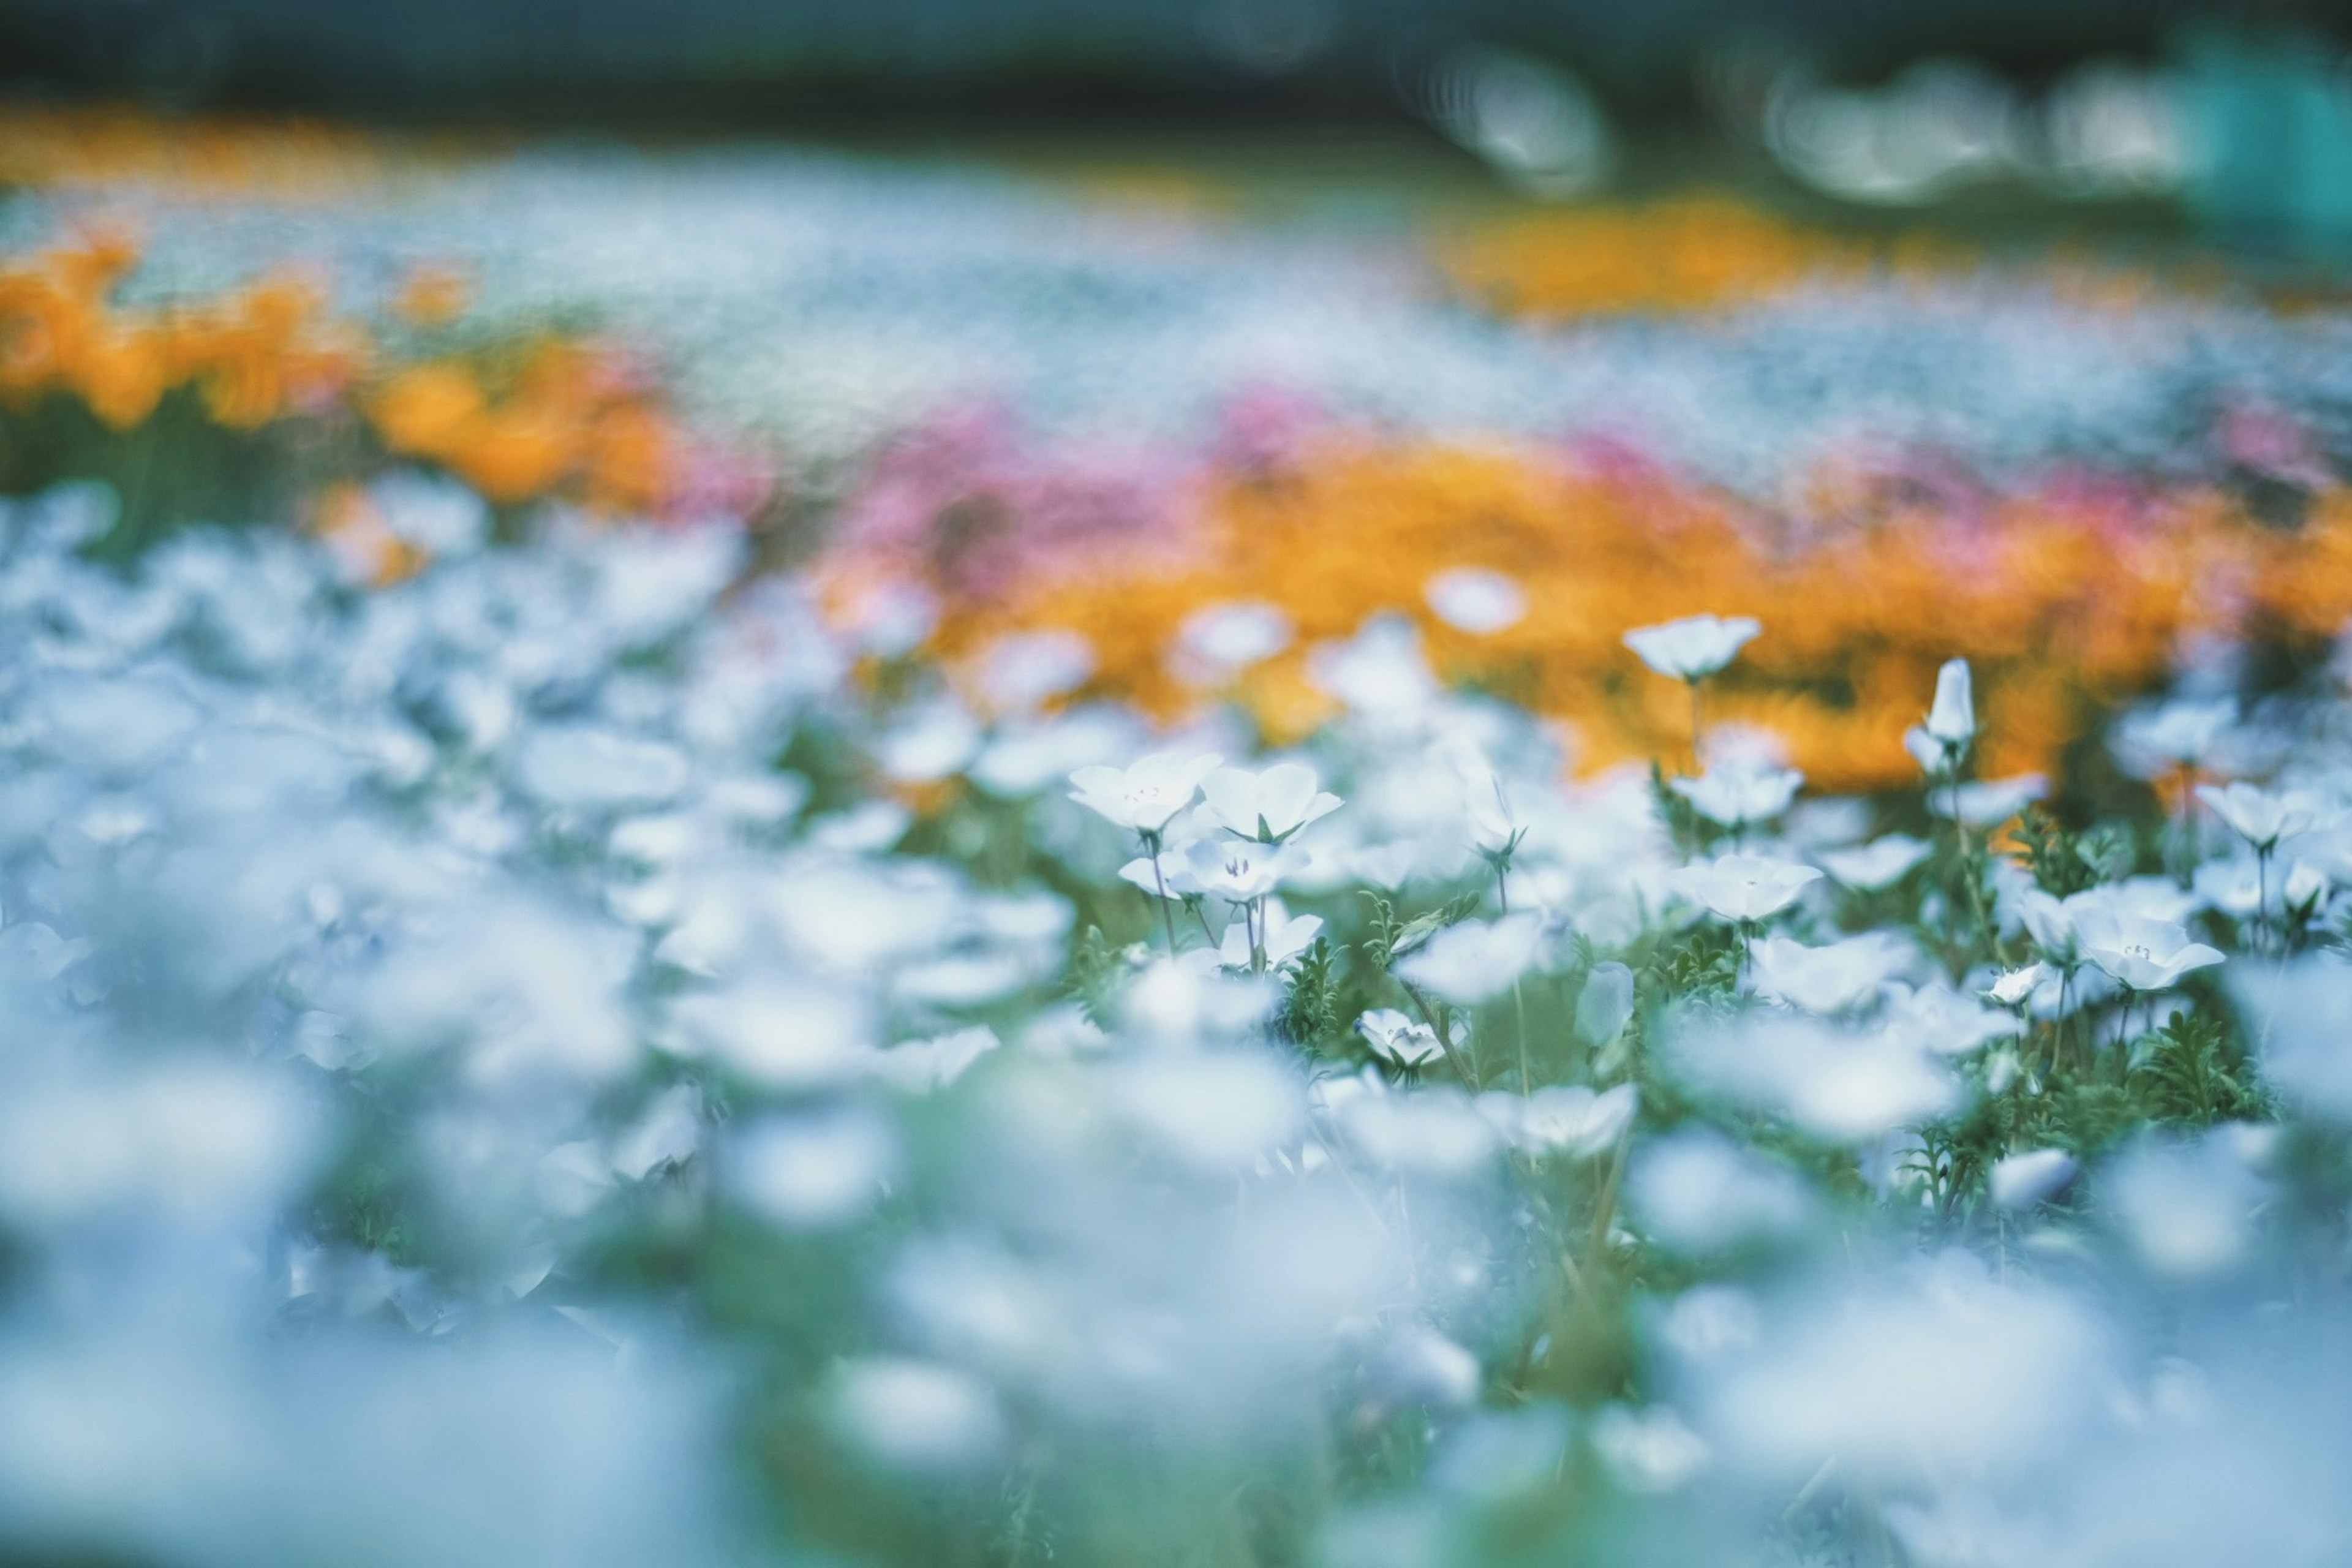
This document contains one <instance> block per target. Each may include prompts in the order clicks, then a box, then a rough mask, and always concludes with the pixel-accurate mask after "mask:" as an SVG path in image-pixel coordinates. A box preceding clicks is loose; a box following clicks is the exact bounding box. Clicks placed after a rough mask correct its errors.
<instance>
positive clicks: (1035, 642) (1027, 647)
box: [978, 631, 1095, 714]
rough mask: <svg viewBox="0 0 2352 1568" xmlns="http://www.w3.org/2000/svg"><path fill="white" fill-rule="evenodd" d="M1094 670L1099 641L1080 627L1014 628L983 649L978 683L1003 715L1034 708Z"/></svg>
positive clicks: (1020, 712)
mask: <svg viewBox="0 0 2352 1568" xmlns="http://www.w3.org/2000/svg"><path fill="white" fill-rule="evenodd" d="M1094 672H1095V650H1094V645H1093V644H1092V643H1089V642H1088V641H1087V639H1086V638H1084V637H1080V636H1079V635H1078V634H1077V633H1076V632H1070V631H1038V632H1014V633H1012V634H1011V635H1009V636H1005V637H998V638H997V639H996V640H995V641H994V642H992V643H991V644H990V645H989V647H988V648H987V651H986V652H984V653H983V654H982V656H981V660H980V669H979V673H978V684H979V687H980V693H981V695H982V697H985V698H986V699H987V700H988V702H989V705H990V706H991V707H992V708H993V709H994V710H996V711H997V712H999V713H1003V714H1025V713H1034V712H1035V711H1036V710H1038V709H1039V708H1040V707H1042V706H1043V705H1044V704H1045V703H1046V702H1048V701H1050V700H1053V699H1054V698H1056V697H1059V696H1061V695H1062V694H1063V693H1064V692H1066V691H1071V690H1075V689H1076V688H1078V687H1079V686H1081V685H1083V684H1085V682H1086V679H1087V677H1088V676H1089V675H1092V674H1093V673H1094Z"/></svg>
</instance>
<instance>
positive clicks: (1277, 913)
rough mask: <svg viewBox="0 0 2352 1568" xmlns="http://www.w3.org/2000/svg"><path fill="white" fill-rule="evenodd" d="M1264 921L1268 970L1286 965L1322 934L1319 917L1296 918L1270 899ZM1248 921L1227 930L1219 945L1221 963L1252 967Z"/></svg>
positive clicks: (1261, 938)
mask: <svg viewBox="0 0 2352 1568" xmlns="http://www.w3.org/2000/svg"><path fill="white" fill-rule="evenodd" d="M1258 918H1259V920H1260V921H1261V922H1262V924H1261V927H1260V930H1259V932H1258V940H1259V942H1260V943H1261V944H1262V945H1263V946H1264V947H1265V966H1266V968H1267V969H1269V970H1275V969H1279V968H1281V967H1282V966H1283V965H1284V964H1286V963H1289V962H1290V961H1291V960H1292V959H1294V958H1297V956H1298V955H1299V954H1300V953H1302V952H1306V951H1307V949H1308V948H1310V947H1312V946H1314V945H1315V939H1316V938H1317V937H1318V936H1320V935H1321V934H1323V919H1322V917H1321V916H1320V915H1298V916H1297V917H1293V916H1292V914H1291V912H1290V910H1288V909H1286V907H1284V905H1283V902H1282V900H1280V899H1268V900H1266V901H1265V905H1264V906H1263V910H1262V912H1261V913H1260V914H1259V917H1258ZM1250 956H1251V955H1250V939H1249V922H1247V921H1238V920H1237V921H1234V922H1233V923H1232V924H1230V925H1228V926H1226V927H1225V934H1224V939H1223V941H1222V942H1219V943H1218V944H1217V958H1218V961H1219V962H1220V963H1223V964H1225V965H1226V966H1227V967H1229V968H1233V969H1247V968H1249V967H1250Z"/></svg>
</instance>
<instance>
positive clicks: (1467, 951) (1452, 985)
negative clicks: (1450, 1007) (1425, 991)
mask: <svg viewBox="0 0 2352 1568" xmlns="http://www.w3.org/2000/svg"><path fill="white" fill-rule="evenodd" d="M1541 934H1542V931H1541V929H1540V927H1539V926H1538V922H1537V920H1536V917H1535V916H1534V915H1533V914H1531V913H1529V912H1528V911H1526V910H1521V911H1520V912H1519V913H1517V914H1513V915H1505V916H1504V917H1503V918H1502V919H1501V920H1498V921H1463V922H1462V923H1461V924H1459V925H1453V926H1448V927H1446V928H1445V929H1444V931H1439V932H1438V933H1437V934H1436V935H1435V936H1433V937H1431V938H1430V939H1429V941H1428V942H1427V943H1426V944H1425V945H1423V947H1421V948H1419V949H1417V950H1416V951H1414V952H1412V953H1410V954H1408V955H1407V956H1406V957H1405V958H1403V959H1402V960H1400V961H1399V962H1398V964H1397V973H1400V974H1402V975H1403V976H1404V977H1405V978H1406V979H1407V980H1410V981H1411V982H1412V983H1413V984H1415V985H1423V986H1426V987H1428V988H1429V989H1430V990H1432V991H1434V992H1436V993H1437V994H1439V995H1440V996H1443V997H1444V998H1445V999H1446V1000H1447V1001H1449V1002H1456V1003H1460V1004H1462V1005H1465V1006H1468V1005H1475V1004H1477V1003H1480V1002H1484V1001H1486V999H1487V998H1489V997H1491V996H1498V995H1500V994H1502V993H1504V992H1506V991H1507V990H1509V989H1510V988H1511V982H1513V981H1514V980H1517V978H1518V977H1519V976H1520V975H1522V974H1524V973H1527V972H1528V969H1529V968H1530V967H1532V966H1533V964H1534V963H1535V961H1536V941H1537V938H1538V937H1539V936H1540V935H1541Z"/></svg>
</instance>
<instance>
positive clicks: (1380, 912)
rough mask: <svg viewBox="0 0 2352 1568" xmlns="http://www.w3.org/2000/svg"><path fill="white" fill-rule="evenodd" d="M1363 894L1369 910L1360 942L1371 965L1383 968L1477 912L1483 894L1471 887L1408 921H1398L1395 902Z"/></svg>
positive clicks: (1375, 895) (1373, 893)
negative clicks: (1369, 914) (1369, 907)
mask: <svg viewBox="0 0 2352 1568" xmlns="http://www.w3.org/2000/svg"><path fill="white" fill-rule="evenodd" d="M1363 898H1364V900H1365V901H1366V902H1367V903H1369V904H1370V906H1371V911H1372V912H1371V918H1370V930H1369V931H1366V933H1365V935H1364V940H1363V941H1362V942H1360V944H1359V946H1360V948H1361V949H1362V951H1363V954H1364V956H1365V958H1367V959H1368V960H1370V962H1371V964H1372V966H1373V967H1374V968H1376V969H1381V970H1385V969H1387V968H1389V967H1390V966H1391V965H1392V964H1394V963H1396V961H1397V960H1398V959H1400V958H1402V957H1403V956H1404V955H1405V954H1406V953H1408V952H1412V950H1413V949H1414V948H1416V947H1419V946H1420V945H1421V944H1422V943H1423V942H1427V941H1428V940H1429V939H1430V938H1431V937H1433V936H1435V935H1436V934H1437V933H1438V932H1439V931H1444V929H1445V928H1446V927H1447V926H1450V925H1458V924H1460V923H1461V922H1462V921H1465V920H1468V919H1469V918H1470V917H1471V916H1472V915H1474V914H1475V913H1477V912H1478V906H1479V905H1480V904H1481V903H1483V902H1484V901H1485V898H1486V895H1485V892H1484V890H1483V889H1475V888H1474V889H1470V890H1468V891H1466V892H1462V893H1457V894H1455V895H1454V897H1453V898H1451V899H1448V900H1446V901H1445V902H1444V903H1443V904H1440V905H1439V906H1438V907H1437V908H1435V909H1433V910H1427V911H1425V912H1423V913H1422V914H1418V915H1415V916H1413V917H1412V919H1411V920H1408V921H1400V920H1399V919H1398V918H1397V912H1396V906H1395V905H1394V904H1393V903H1391V901H1390V900H1388V899H1386V898H1385V897H1383V896H1381V894H1379V893H1375V892H1370V891H1367V892H1365V893H1364V894H1363Z"/></svg>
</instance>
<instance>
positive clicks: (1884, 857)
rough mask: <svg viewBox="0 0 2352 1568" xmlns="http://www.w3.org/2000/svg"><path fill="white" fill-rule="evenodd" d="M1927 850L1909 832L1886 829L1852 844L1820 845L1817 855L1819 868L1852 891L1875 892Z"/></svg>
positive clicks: (1903, 873)
mask: <svg viewBox="0 0 2352 1568" xmlns="http://www.w3.org/2000/svg"><path fill="white" fill-rule="evenodd" d="M1930 853H1931V851H1930V849H1929V847H1928V846H1927V845H1926V844H1923V843H1921V842H1920V841H1919V840H1918V839H1916V838H1914V837H1911V836H1910V835H1908V834H1906V833H1890V834H1888V835H1886V837H1884V838H1874V839H1872V840H1871V841H1870V842H1869V843H1867V844H1864V845H1862V846H1860V847H1856V848H1853V849H1824V850H1822V852H1821V854H1820V855H1819V857H1817V858H1819V859H1820V861H1821V863H1822V869H1823V870H1825V871H1827V872H1828V873H1829V874H1830V875H1831V876H1832V877H1834V878H1836V879H1838V880H1839V881H1841V882H1843V883H1844V884H1845V885H1846V886H1847V887H1849V888H1852V889H1854V890H1855V891H1856V892H1863V893H1877V892H1884V891H1885V889H1888V888H1891V887H1893V886H1894V885H1895V883H1897V882H1899V881H1901V880H1902V879H1904V878H1905V877H1906V876H1908V875H1910V873H1911V868H1913V867H1914V866H1916V865H1918V864H1919V862H1920V861H1922V860H1925V859H1926V858H1927V857H1928V855H1929V854H1930Z"/></svg>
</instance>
